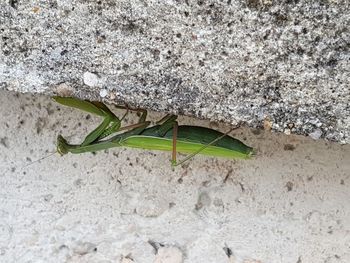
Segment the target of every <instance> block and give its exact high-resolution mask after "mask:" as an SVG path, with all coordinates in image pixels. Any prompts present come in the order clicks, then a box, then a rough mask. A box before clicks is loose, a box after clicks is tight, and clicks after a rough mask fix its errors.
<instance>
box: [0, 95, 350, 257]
mask: <svg viewBox="0 0 350 263" xmlns="http://www.w3.org/2000/svg"><path fill="white" fill-rule="evenodd" d="M0 105H1V106H0V107H1V112H2V114H1V119H0V125H1V129H0V167H1V170H0V186H1V189H0V261H1V262H123V263H127V262H128V263H130V262H141V263H147V262H158V263H160V262H173V263H176V262H182V261H183V262H191V263H192V262H201V263H203V262H218V263H220V262H223V263H224V262H227V263H233V262H235V263H242V262H245V263H247V262H263V263H267V262H272V263H273V262H283V263H305V262H306V263H313V262H315V263H316V262H317V263H319V262H327V263H329V262H344V263H345V262H350V252H349V251H350V249H349V247H350V203H349V200H350V191H349V190H350V146H349V145H339V144H333V143H329V142H325V141H313V140H312V139H310V138H305V137H296V136H286V135H276V134H270V133H269V132H264V131H258V130H254V131H252V130H247V129H241V130H239V131H236V132H235V135H236V137H238V138H241V139H243V140H245V141H246V143H247V144H249V145H251V146H254V147H255V148H256V149H257V152H258V154H257V156H256V157H255V158H254V159H253V160H250V161H229V160H225V159H216V158H208V157H200V156H198V157H196V158H195V159H194V160H192V161H191V162H189V163H187V164H186V165H184V166H183V167H179V168H177V169H176V170H174V171H173V170H172V169H171V168H170V165H169V159H170V154H168V153H162V152H149V151H142V150H130V149H113V150H109V151H106V152H99V153H97V154H90V153H89V154H83V155H66V156H63V157H60V156H58V155H54V156H51V157H50V158H47V159H45V160H42V161H40V162H37V163H34V164H32V165H30V166H27V167H25V165H27V164H29V163H31V162H33V161H34V160H37V159H39V158H41V157H43V156H45V155H47V153H48V152H52V151H54V150H55V138H56V136H57V135H58V134H59V133H63V135H65V136H67V137H68V138H69V139H70V140H72V141H78V140H79V139H81V136H82V135H83V134H86V133H87V131H88V129H87V128H91V127H92V126H94V125H95V124H96V121H97V120H96V119H95V118H89V117H87V115H86V114H80V113H79V112H78V111H76V110H71V109H68V108H63V107H60V106H58V105H56V104H55V103H53V102H51V101H50V99H49V98H47V97H33V96H30V95H16V94H14V93H10V92H5V91H3V90H2V91H0ZM160 117H161V116H160V115H159V114H155V113H151V114H150V118H151V119H152V120H156V119H158V118H160ZM132 120H133V118H129V121H132ZM180 121H181V123H190V124H196V125H204V126H209V127H212V128H218V129H221V130H226V129H227V127H223V126H220V125H219V126H217V125H214V124H210V123H209V122H206V121H196V120H193V119H189V118H180Z"/></svg>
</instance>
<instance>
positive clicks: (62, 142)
mask: <svg viewBox="0 0 350 263" xmlns="http://www.w3.org/2000/svg"><path fill="white" fill-rule="evenodd" d="M56 149H57V152H58V153H59V154H60V155H65V154H67V153H68V143H67V141H66V139H65V138H63V137H62V136H61V135H58V137H57V146H56Z"/></svg>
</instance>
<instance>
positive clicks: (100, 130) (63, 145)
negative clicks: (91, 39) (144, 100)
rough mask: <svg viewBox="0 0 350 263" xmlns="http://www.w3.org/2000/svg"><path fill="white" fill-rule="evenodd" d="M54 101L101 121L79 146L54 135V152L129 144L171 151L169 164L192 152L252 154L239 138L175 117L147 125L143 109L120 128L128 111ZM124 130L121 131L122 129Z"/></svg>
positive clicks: (230, 155)
mask: <svg viewBox="0 0 350 263" xmlns="http://www.w3.org/2000/svg"><path fill="white" fill-rule="evenodd" d="M54 100H55V101H56V102H58V103H60V104H63V105H65V106H69V107H74V108H77V109H80V110H83V111H86V112H89V113H91V114H95V115H98V116H101V117H103V121H102V123H101V124H100V125H99V126H98V127H97V128H96V129H94V130H93V131H92V132H90V133H89V134H88V135H87V136H86V138H85V139H84V141H83V142H82V143H81V144H79V145H72V144H69V143H68V142H67V141H66V140H65V139H64V138H63V137H62V136H61V135H59V136H58V138H57V152H58V153H60V154H61V155H64V154H67V153H84V152H95V151H99V150H104V149H109V148H113V147H121V146H123V147H132V148H142V149H147V150H162V151H172V161H171V164H172V165H173V166H177V165H180V164H182V163H183V162H185V161H187V160H189V159H190V158H192V157H193V156H195V155H196V154H204V155H209V156H218V157H225V158H240V159H248V158H249V157H251V156H252V154H253V148H251V147H249V146H247V145H245V144H244V143H242V142H241V141H239V140H237V139H235V138H232V137H230V136H228V133H229V132H231V131H232V130H230V131H229V132H227V133H221V132H219V131H216V130H212V129H208V128H204V127H198V126H187V125H180V126H178V123H177V121H176V119H177V116H175V115H167V116H165V117H164V118H163V119H161V120H160V121H159V122H157V124H156V125H154V126H151V127H149V126H150V122H149V121H146V117H147V111H145V110H135V111H138V112H141V113H142V114H141V117H140V118H139V121H138V123H136V124H133V125H129V126H125V127H121V122H122V120H123V119H124V117H125V116H126V114H127V113H128V108H126V107H122V106H117V107H118V108H122V109H126V110H127V111H126V113H125V114H124V116H123V117H122V118H121V119H120V118H118V117H117V116H116V115H115V114H114V113H113V112H111V111H110V110H109V109H108V108H107V106H106V105H104V104H103V103H101V102H90V101H86V100H79V99H76V98H64V97H54ZM122 131H124V132H122ZM177 152H181V153H187V154H189V155H188V156H187V157H186V158H185V159H183V160H181V161H179V162H177V161H176V153H177Z"/></svg>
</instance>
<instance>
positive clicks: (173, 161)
mask: <svg viewBox="0 0 350 263" xmlns="http://www.w3.org/2000/svg"><path fill="white" fill-rule="evenodd" d="M178 127H179V125H178V124H177V121H176V122H175V123H174V127H173V151H172V158H171V165H172V166H176V140H177V130H178Z"/></svg>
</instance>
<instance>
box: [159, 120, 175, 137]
mask: <svg viewBox="0 0 350 263" xmlns="http://www.w3.org/2000/svg"><path fill="white" fill-rule="evenodd" d="M176 119H177V116H176V115H166V116H165V117H164V118H163V119H161V120H160V121H158V122H157V123H161V122H162V124H160V125H159V127H158V129H157V131H156V132H157V134H158V135H159V136H164V135H165V134H166V133H167V131H169V129H171V128H172V127H174V124H175V123H176Z"/></svg>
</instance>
